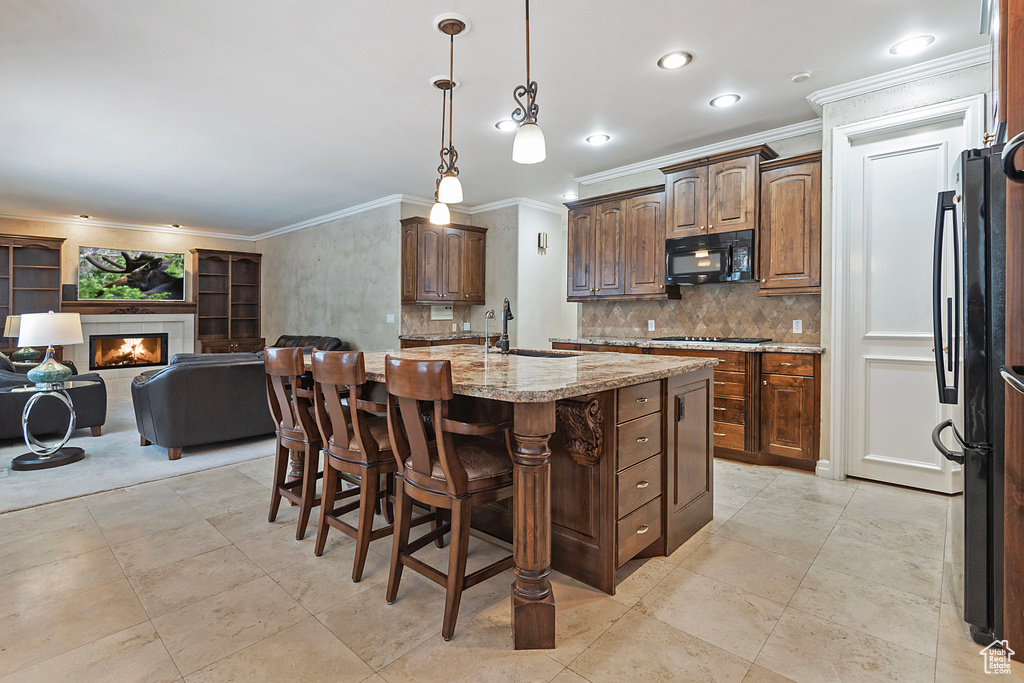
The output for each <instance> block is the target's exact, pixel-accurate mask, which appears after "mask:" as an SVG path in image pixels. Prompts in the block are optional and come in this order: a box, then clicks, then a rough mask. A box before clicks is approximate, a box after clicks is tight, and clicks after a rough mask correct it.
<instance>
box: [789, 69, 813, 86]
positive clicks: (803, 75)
mask: <svg viewBox="0 0 1024 683" xmlns="http://www.w3.org/2000/svg"><path fill="white" fill-rule="evenodd" d="M810 77H811V72H810V71H797V72H796V73H791V74H790V75H789V80H791V81H793V82H794V83H803V82H804V81H806V80H807V79H808V78H810Z"/></svg>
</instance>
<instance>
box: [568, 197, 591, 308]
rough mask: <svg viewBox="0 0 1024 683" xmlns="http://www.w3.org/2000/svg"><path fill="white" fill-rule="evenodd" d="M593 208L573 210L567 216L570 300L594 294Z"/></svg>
mask: <svg viewBox="0 0 1024 683" xmlns="http://www.w3.org/2000/svg"><path fill="white" fill-rule="evenodd" d="M595 233H596V221H595V220H594V207H593V206H587V207H583V208H579V209H573V211H572V213H571V214H570V215H569V246H568V252H569V278H568V279H569V284H568V288H567V293H568V295H569V297H570V298H575V299H579V298H582V297H592V296H594V294H595V293H596V290H597V284H596V283H595V282H594V275H595V271H596V268H595V265H596V264H595V262H594V247H595V245H596V241H597V238H596V235H595Z"/></svg>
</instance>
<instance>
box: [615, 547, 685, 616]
mask: <svg viewBox="0 0 1024 683" xmlns="http://www.w3.org/2000/svg"><path fill="white" fill-rule="evenodd" d="M695 549H696V547H694V548H691V549H690V552H693V550H695ZM684 559H685V557H684ZM676 566H677V564H676V563H675V562H672V561H670V560H669V559H668V558H667V557H649V558H645V559H639V560H630V561H629V562H627V563H626V564H624V565H622V566H621V567H619V568H618V569H617V570H615V595H613V596H612V600H615V601H616V602H621V603H622V604H623V605H625V606H626V607H632V606H633V605H635V604H636V603H637V602H639V601H640V598H642V597H644V596H645V595H647V594H648V593H649V592H651V590H652V589H653V588H654V587H655V586H657V585H658V584H659V583H660V582H661V580H662V579H664V578H665V577H666V576H668V575H669V574H670V573H671V572H672V570H673V569H675V568H676Z"/></svg>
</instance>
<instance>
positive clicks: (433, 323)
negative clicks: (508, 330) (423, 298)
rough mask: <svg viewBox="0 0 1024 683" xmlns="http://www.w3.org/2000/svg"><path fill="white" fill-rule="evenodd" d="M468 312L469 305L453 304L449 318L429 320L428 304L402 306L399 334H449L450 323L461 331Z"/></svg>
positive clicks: (467, 317) (469, 310)
mask: <svg viewBox="0 0 1024 683" xmlns="http://www.w3.org/2000/svg"><path fill="white" fill-rule="evenodd" d="M470 313H471V309H470V307H469V306H454V307H453V309H452V319H451V320H431V319H430V306H420V305H408V306H402V325H401V334H445V333H449V334H450V333H451V331H452V323H455V324H456V325H458V328H459V329H458V331H459V332H461V331H462V323H464V322H469V320H470ZM499 322H500V321H499Z"/></svg>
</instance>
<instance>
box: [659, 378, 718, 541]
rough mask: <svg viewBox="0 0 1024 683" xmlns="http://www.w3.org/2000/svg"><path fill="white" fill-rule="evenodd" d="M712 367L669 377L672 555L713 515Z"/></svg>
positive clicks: (668, 497)
mask: <svg viewBox="0 0 1024 683" xmlns="http://www.w3.org/2000/svg"><path fill="white" fill-rule="evenodd" d="M711 378H712V373H711V370H704V371H701V372H699V373H690V374H686V375H678V376H676V377H670V378H669V380H668V405H667V406H665V408H666V410H667V414H668V425H669V428H668V442H667V443H666V447H667V453H666V455H667V456H668V470H667V471H668V478H667V482H666V484H667V486H666V489H665V497H666V508H667V515H666V517H667V519H668V524H667V529H666V541H667V548H666V551H667V554H671V553H672V551H673V550H675V549H676V548H678V547H679V546H680V545H682V544H683V543H684V542H685V541H686V540H687V539H688V538H690V537H691V536H693V534H695V533H696V532H697V531H698V530H700V529H701V528H702V527H703V526H704V525H705V524H707V523H708V522H710V521H711V517H712V514H713V495H712V491H713V488H714V459H713V457H712V448H711V444H712V441H711V438H710V432H711V417H710V416H711V408H712V405H711V396H712V395H713V392H712V391H711Z"/></svg>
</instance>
